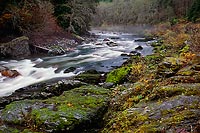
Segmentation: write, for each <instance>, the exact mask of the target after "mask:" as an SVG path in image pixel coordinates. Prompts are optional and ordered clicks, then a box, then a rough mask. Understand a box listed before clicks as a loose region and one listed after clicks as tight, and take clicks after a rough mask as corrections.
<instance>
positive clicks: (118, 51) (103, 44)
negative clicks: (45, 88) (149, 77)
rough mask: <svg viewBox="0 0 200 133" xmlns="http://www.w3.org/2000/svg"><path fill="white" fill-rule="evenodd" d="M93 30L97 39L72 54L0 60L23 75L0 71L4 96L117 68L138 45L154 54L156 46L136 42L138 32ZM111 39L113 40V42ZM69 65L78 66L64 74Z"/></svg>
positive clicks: (142, 51)
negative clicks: (88, 73) (65, 79)
mask: <svg viewBox="0 0 200 133" xmlns="http://www.w3.org/2000/svg"><path fill="white" fill-rule="evenodd" d="M91 32H92V33H93V34H95V35H97V38H96V39H95V41H90V42H89V43H86V42H83V44H82V45H79V46H78V47H77V48H76V49H75V50H74V51H73V52H71V53H69V54H65V55H61V56H50V57H41V58H32V59H23V60H4V61H0V66H5V67H8V68H9V69H12V70H17V71H18V72H19V73H20V74H21V75H20V76H18V77H16V78H12V79H8V78H6V77H3V76H2V75H1V74H0V97H2V96H7V95H10V94H11V93H12V92H14V91H15V90H17V89H19V88H22V87H26V86H29V85H32V84H35V83H39V82H43V81H48V80H51V79H56V78H67V77H72V76H76V75H78V74H80V73H81V72H84V71H87V70H91V69H95V70H97V71H100V72H108V71H110V70H112V69H113V68H114V67H117V66H120V65H122V64H123V63H124V62H125V61H126V60H127V59H128V58H129V57H128V56H122V54H124V53H130V52H132V51H134V50H135V48H136V47H138V46H142V47H143V49H142V50H139V51H138V52H139V53H141V55H142V56H146V55H149V54H152V50H153V48H152V47H151V46H150V45H148V42H136V41H135V40H137V39H140V38H141V37H139V36H137V35H134V34H129V33H121V32H108V31H91ZM107 38H109V40H112V41H111V43H110V41H108V39H107ZM106 40H107V41H106ZM109 43H110V44H109ZM149 43H150V42H149ZM68 68H74V69H75V70H74V71H72V72H68V73H64V71H65V70H66V69H68Z"/></svg>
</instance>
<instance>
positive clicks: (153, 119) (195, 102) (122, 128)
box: [102, 96, 200, 133]
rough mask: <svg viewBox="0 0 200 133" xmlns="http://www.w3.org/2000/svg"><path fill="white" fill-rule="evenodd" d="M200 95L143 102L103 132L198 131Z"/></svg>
mask: <svg viewBox="0 0 200 133" xmlns="http://www.w3.org/2000/svg"><path fill="white" fill-rule="evenodd" d="M199 101H200V97H199V96H176V97H172V98H171V99H165V100H164V101H160V102H157V101H156V102H148V103H139V104H138V105H136V106H135V107H134V108H129V109H126V110H124V111H118V112H116V113H114V114H113V116H112V118H111V119H110V120H109V122H108V123H107V126H106V127H105V128H104V130H103V131H102V133H107V132H109V133H115V132H135V133H137V132H138V133H140V132H177V131H179V130H180V129H182V130H184V131H188V132H189V131H191V126H192V127H193V129H194V131H196V132H198V129H197V127H198V126H199V125H198V120H199V118H200V104H199Z"/></svg>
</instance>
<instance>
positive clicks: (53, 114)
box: [0, 24, 200, 133]
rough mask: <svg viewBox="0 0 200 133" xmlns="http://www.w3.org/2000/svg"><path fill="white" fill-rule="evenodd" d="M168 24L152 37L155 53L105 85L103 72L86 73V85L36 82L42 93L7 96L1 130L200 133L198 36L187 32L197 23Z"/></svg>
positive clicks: (134, 59)
mask: <svg viewBox="0 0 200 133" xmlns="http://www.w3.org/2000/svg"><path fill="white" fill-rule="evenodd" d="M166 26H167V29H168V31H167V32H166V30H165V28H162V30H161V29H160V30H159V32H158V30H156V31H157V32H154V34H153V35H154V36H158V37H159V39H158V40H157V42H154V43H152V44H151V45H152V46H153V47H154V54H152V55H147V56H145V57H143V56H133V55H131V58H130V59H129V60H128V61H126V62H125V63H124V64H123V65H122V66H121V67H119V68H116V69H114V70H113V71H111V72H110V73H108V74H107V75H106V79H102V80H99V81H101V82H102V83H103V84H100V85H101V87H97V85H99V84H98V83H99V82H95V81H96V78H98V77H101V76H102V74H101V73H98V72H94V71H93V72H94V73H93V74H91V73H90V74H88V73H86V74H85V75H84V74H83V77H84V78H85V79H86V80H89V81H91V82H88V84H86V83H82V82H79V81H78V82H77V81H72V82H67V81H64V80H63V81H59V82H56V83H54V84H52V85H47V84H42V85H37V84H36V85H35V86H32V87H33V89H34V88H40V89H38V91H37V92H36V93H32V92H31V90H30V92H26V93H24V95H25V99H20V98H21V96H19V98H18V99H15V102H12V99H13V98H12V97H10V99H11V100H8V101H6V100H7V98H5V99H4V101H3V100H2V101H3V102H2V103H1V105H2V108H3V109H2V110H1V111H0V114H1V117H0V123H1V130H0V131H2V132H5V131H7V132H12V131H16V132H102V133H107V132H113V133H116V132H182V133H185V132H186V133H187V132H195V133H198V132H199V119H200V108H199V107H200V105H199V103H200V102H199V101H200V97H199V96H200V91H199V87H200V60H199V59H200V58H199V55H198V51H197V50H198V48H196V49H193V45H191V43H192V44H194V43H193V42H192V41H194V39H192V40H190V39H188V38H190V37H188V36H191V38H192V36H198V35H199V34H191V32H192V31H189V30H188V28H189V27H190V26H191V27H193V26H195V27H196V26H198V25H193V24H192V25H190V24H188V25H187V27H185V24H184V25H182V24H180V25H179V24H177V25H174V26H172V27H171V26H170V27H168V26H169V25H166ZM177 28H178V29H179V30H178V32H177ZM189 29H192V30H193V28H189ZM197 30H198V28H197ZM180 31H181V32H180ZM158 33H159V34H158ZM169 33H170V34H169ZM183 33H184V35H183ZM197 33H199V32H197ZM187 35H188V36H187ZM168 38H170V41H169V40H167V39H168ZM173 38H174V39H173ZM179 39H180V40H179ZM196 39H198V38H196ZM174 40H177V41H176V42H175V41H174ZM178 40H179V41H178ZM195 42H196V41H195ZM86 46H87V45H86ZM100 46H101V45H100ZM195 46H196V45H195ZM87 76H88V78H87ZM78 78H81V76H80V77H78ZM103 78H105V75H104V76H103ZM94 79H95V80H94ZM79 80H80V79H79ZM86 80H85V82H86ZM82 81H83V82H84V80H82ZM104 81H105V83H104ZM90 84H93V85H90ZM95 84H96V85H95ZM106 88H107V89H106ZM20 91H23V90H19V92H20ZM33 94H35V95H33ZM17 95H18V94H17ZM26 96H27V97H26ZM77 97H78V98H77ZM15 98H16V97H15ZM27 99H28V100H27ZM16 100H17V101H16ZM18 100H19V101H18ZM8 102H11V103H9V104H8ZM83 130H84V131H83Z"/></svg>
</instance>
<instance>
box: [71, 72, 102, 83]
mask: <svg viewBox="0 0 200 133" xmlns="http://www.w3.org/2000/svg"><path fill="white" fill-rule="evenodd" d="M74 79H76V80H79V81H82V82H85V83H89V84H98V83H101V82H104V80H105V79H104V76H103V75H102V74H101V73H100V72H98V71H96V70H88V71H86V72H84V73H81V74H79V75H78V76H76V77H75V78H74Z"/></svg>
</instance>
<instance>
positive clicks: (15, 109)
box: [0, 86, 109, 132]
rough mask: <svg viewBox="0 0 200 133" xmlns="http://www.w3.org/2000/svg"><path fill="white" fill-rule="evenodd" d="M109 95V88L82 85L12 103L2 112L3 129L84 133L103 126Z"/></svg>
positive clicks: (0, 118)
mask: <svg viewBox="0 0 200 133" xmlns="http://www.w3.org/2000/svg"><path fill="white" fill-rule="evenodd" d="M108 93H109V90H108V89H104V88H100V87H96V86H82V87H80V88H75V89H73V90H70V91H65V92H64V93H63V94H62V95H60V96H57V97H52V98H49V99H46V100H22V101H17V102H13V103H11V104H9V105H7V106H6V108H5V109H3V110H2V111H1V113H0V121H1V123H0V127H1V125H4V126H12V125H15V126H14V127H15V128H18V130H21V129H26V128H28V129H32V130H35V131H39V132H83V131H84V130H85V129H88V128H91V126H92V127H97V126H98V125H99V124H100V119H101V118H102V115H103V114H104V113H105V111H106V109H107V104H108V100H109V97H108ZM0 131H1V130H0ZM13 131H14V129H13ZM2 132H4V130H3V131H2Z"/></svg>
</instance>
